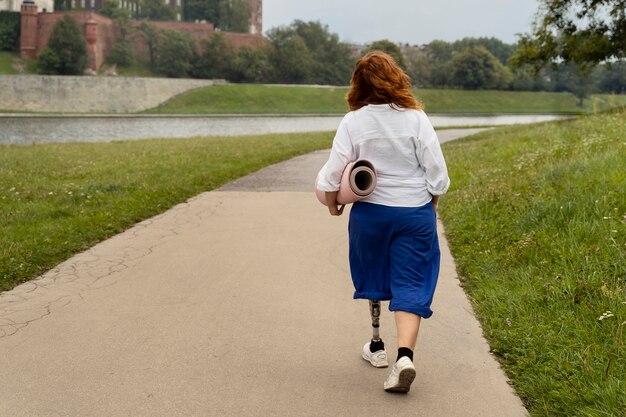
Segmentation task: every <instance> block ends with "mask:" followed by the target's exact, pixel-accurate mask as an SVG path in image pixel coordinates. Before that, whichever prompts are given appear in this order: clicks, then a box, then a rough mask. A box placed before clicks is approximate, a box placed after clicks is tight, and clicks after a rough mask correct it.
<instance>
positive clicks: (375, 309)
mask: <svg viewBox="0 0 626 417" xmlns="http://www.w3.org/2000/svg"><path fill="white" fill-rule="evenodd" d="M369 301H370V315H371V316H372V342H378V341H380V332H379V331H378V328H379V327H380V301H378V300H369Z"/></svg>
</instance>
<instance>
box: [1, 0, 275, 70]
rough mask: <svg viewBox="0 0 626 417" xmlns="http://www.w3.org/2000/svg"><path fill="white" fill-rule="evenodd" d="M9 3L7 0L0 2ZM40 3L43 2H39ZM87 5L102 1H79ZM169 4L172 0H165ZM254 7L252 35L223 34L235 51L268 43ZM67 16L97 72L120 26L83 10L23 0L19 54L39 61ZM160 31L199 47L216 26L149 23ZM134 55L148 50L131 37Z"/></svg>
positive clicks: (256, 0) (258, 1)
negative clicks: (181, 35) (46, 8)
mask: <svg viewBox="0 0 626 417" xmlns="http://www.w3.org/2000/svg"><path fill="white" fill-rule="evenodd" d="M0 1H6V0H0ZM38 1H40V0H38ZM79 1H81V2H82V1H84V2H85V4H87V2H90V3H89V4H92V3H91V2H96V1H101V0H79ZM165 1H169V0H165ZM250 1H251V6H252V3H254V6H255V7H257V8H256V9H252V8H251V9H252V13H251V17H250V28H251V31H250V32H251V33H231V32H220V33H221V34H222V35H224V36H225V37H226V39H227V41H228V42H230V44H231V45H232V46H233V47H234V48H235V50H237V49H239V48H241V47H243V46H246V47H249V48H257V47H259V46H261V45H263V44H265V43H266V39H265V38H264V37H263V36H262V35H261V32H262V29H263V26H262V15H261V0H250ZM66 14H68V15H70V16H71V17H72V18H73V19H74V20H76V22H77V23H78V26H79V27H80V28H82V29H83V34H84V36H85V40H86V42H87V59H88V67H89V68H90V69H91V70H93V71H97V70H98V68H100V66H101V65H102V63H103V62H104V60H105V59H106V57H107V56H108V54H109V52H110V51H111V49H112V48H113V46H114V45H115V43H116V42H117V38H118V37H117V34H118V27H117V23H116V22H115V21H113V20H111V19H109V18H107V17H105V16H101V15H99V14H97V13H95V12H94V11H91V10H80V11H71V12H57V13H40V12H39V10H38V6H37V4H35V2H34V1H33V0H24V1H23V3H22V5H21V23H20V25H21V30H20V55H21V56H22V58H24V59H36V58H37V55H38V54H39V53H40V52H41V51H42V50H43V49H44V48H45V47H46V46H47V45H48V40H49V38H50V35H51V34H52V28H53V27H54V24H55V23H56V22H57V21H58V20H60V19H62V18H63V16H65V15H66ZM141 23H142V22H141V21H133V22H132V25H133V26H135V27H136V26H139V25H140V24H141ZM150 23H151V24H152V25H154V26H156V27H157V28H159V29H169V30H177V31H181V32H186V33H188V34H189V35H190V36H191V38H192V39H194V40H195V41H196V43H197V44H199V42H200V41H202V40H203V39H207V38H209V37H211V36H213V34H215V33H216V32H215V27H214V25H213V24H212V23H191V22H150ZM130 41H131V45H132V48H133V53H134V54H135V55H136V56H140V57H145V58H147V57H148V49H147V46H146V44H145V41H144V40H143V38H142V37H141V36H131V39H130Z"/></svg>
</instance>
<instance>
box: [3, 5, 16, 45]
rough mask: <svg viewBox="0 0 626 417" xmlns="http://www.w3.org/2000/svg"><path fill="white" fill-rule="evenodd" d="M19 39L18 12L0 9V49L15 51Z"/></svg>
mask: <svg viewBox="0 0 626 417" xmlns="http://www.w3.org/2000/svg"><path fill="white" fill-rule="evenodd" d="M19 40H20V14H19V13H18V12H9V11H0V51H17V47H18V43H19Z"/></svg>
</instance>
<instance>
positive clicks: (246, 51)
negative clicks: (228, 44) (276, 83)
mask: <svg viewBox="0 0 626 417" xmlns="http://www.w3.org/2000/svg"><path fill="white" fill-rule="evenodd" d="M231 77H232V79H231V81H235V82H249V83H258V82H267V81H270V80H271V79H272V66H271V64H270V61H269V59H268V52H267V50H266V48H257V49H251V48H248V47H245V46H244V47H242V48H241V49H239V52H238V53H237V56H236V57H235V64H234V68H233V72H232V75H231Z"/></svg>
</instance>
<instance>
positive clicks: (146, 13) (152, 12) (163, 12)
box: [139, 0, 176, 21]
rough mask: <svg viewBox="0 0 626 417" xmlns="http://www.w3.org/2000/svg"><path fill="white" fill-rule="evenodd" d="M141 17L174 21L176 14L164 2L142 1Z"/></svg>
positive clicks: (157, 0)
mask: <svg viewBox="0 0 626 417" xmlns="http://www.w3.org/2000/svg"><path fill="white" fill-rule="evenodd" d="M139 17H144V18H147V19H150V20H157V21H164V20H174V18H175V17H176V12H175V10H174V9H173V8H172V7H171V6H170V5H169V4H167V3H164V2H163V0H142V4H141V8H140V12H139Z"/></svg>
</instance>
